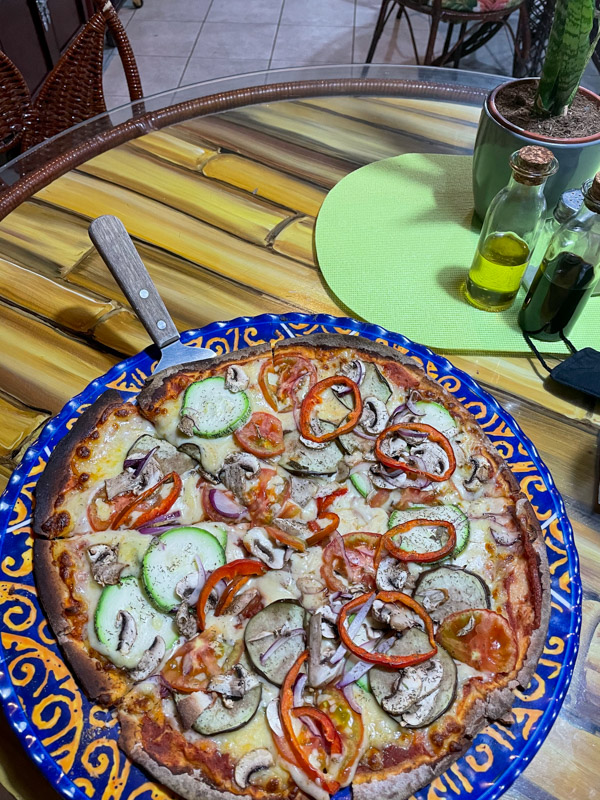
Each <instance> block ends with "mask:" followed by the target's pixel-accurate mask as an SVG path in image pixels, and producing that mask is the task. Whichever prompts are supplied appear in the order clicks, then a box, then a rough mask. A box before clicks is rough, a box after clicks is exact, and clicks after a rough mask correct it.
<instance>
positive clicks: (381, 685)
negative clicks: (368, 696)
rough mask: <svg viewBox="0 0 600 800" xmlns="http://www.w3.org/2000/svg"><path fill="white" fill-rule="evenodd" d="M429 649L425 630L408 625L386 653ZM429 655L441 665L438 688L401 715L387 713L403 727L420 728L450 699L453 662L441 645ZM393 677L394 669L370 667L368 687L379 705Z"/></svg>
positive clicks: (454, 679) (389, 691)
mask: <svg viewBox="0 0 600 800" xmlns="http://www.w3.org/2000/svg"><path fill="white" fill-rule="evenodd" d="M430 649H431V645H430V644H429V638H428V636H427V634H426V633H425V632H424V631H422V630H421V629H420V628H410V629H409V630H408V631H406V633H404V635H403V636H402V637H401V638H400V639H398V640H397V641H396V642H395V643H394V645H393V646H392V647H391V648H390V650H388V653H389V654H391V655H410V654H412V653H424V652H427V651H428V650H430ZM433 659H437V660H438V662H439V663H440V664H441V666H442V680H441V682H440V684H439V686H438V688H437V689H436V690H435V691H434V692H432V693H431V694H430V695H428V696H425V697H423V698H420V699H418V700H417V701H416V702H415V703H414V704H413V705H412V706H410V707H409V708H408V709H407V710H406V711H404V712H403V713H402V714H401V715H398V716H395V715H392V714H390V716H391V717H392V719H395V720H396V722H399V723H400V725H402V726H403V727H405V728H422V727H425V726H426V725H430V724H431V723H432V722H433V721H434V720H435V719H437V718H438V717H440V716H441V715H442V714H443V713H444V712H446V711H447V710H448V709H449V708H450V706H451V705H452V703H453V702H454V698H455V696H456V683H457V673H456V664H455V663H454V660H453V659H452V658H451V656H450V655H449V654H448V653H447V652H446V651H445V650H444V649H443V647H440V646H439V645H438V651H437V653H436V655H435V656H433ZM430 660H432V659H430ZM428 663H429V662H428V661H426V662H425V664H428ZM397 677H398V671H397V670H390V669H383V668H382V667H374V668H373V669H371V670H370V671H369V682H370V684H371V690H372V692H373V694H374V695H375V699H376V700H377V702H378V703H379V705H382V702H383V700H385V698H386V697H389V696H390V695H391V694H392V693H393V687H394V683H395V681H396V678H397ZM382 708H383V706H382Z"/></svg>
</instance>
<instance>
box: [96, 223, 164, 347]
mask: <svg viewBox="0 0 600 800" xmlns="http://www.w3.org/2000/svg"><path fill="white" fill-rule="evenodd" d="M89 235H90V239H91V240H92V242H93V243H94V244H95V245H96V248H97V250H98V252H99V253H100V255H101V256H102V260H103V261H104V263H105V264H106V266H107V267H108V268H109V270H110V271H111V272H112V274H113V276H114V278H115V280H116V282H117V283H118V284H119V286H120V287H121V290H122V292H123V294H124V295H125V297H126V298H127V299H128V300H129V302H130V303H131V306H132V308H133V310H134V311H135V313H136V314H137V315H138V317H139V318H140V321H141V323H142V325H143V326H144V328H146V330H147V331H148V333H149V334H150V336H151V338H152V340H153V341H154V343H155V344H157V345H158V346H159V347H161V348H162V347H166V346H167V345H168V344H171V343H172V342H174V341H176V340H177V339H179V332H178V331H177V328H176V327H175V324H174V322H173V320H172V319H171V317H170V316H169V312H168V311H167V309H166V307H165V304H164V303H163V301H162V299H161V297H160V295H159V293H158V291H157V289H156V286H155V285H154V284H153V283H152V278H151V277H150V275H149V274H148V270H147V269H146V267H145V266H144V264H143V262H142V259H141V258H140V256H139V253H138V251H137V250H136V249H135V245H134V244H133V242H132V241H131V238H130V236H129V234H128V233H127V231H126V230H125V226H124V225H123V223H122V222H121V220H120V219H118V217H114V216H112V215H110V214H105V215H104V216H102V217H98V218H97V219H95V220H93V222H92V223H91V225H90V227H89Z"/></svg>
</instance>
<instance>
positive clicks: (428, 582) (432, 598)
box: [413, 567, 490, 622]
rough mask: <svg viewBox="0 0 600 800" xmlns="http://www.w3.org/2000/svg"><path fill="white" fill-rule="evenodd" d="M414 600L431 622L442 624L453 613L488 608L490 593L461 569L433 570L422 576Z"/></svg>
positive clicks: (439, 568) (484, 585)
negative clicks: (426, 613) (443, 596)
mask: <svg viewBox="0 0 600 800" xmlns="http://www.w3.org/2000/svg"><path fill="white" fill-rule="evenodd" d="M440 590H441V591H440ZM442 592H443V593H444V594H445V599H443V598H442ZM413 596H414V598H415V600H416V601H417V603H420V604H421V605H422V606H423V607H424V608H425V609H426V611H427V612H428V613H429V616H430V617H431V619H432V620H433V621H434V622H441V621H442V620H443V619H444V618H445V617H447V616H448V615H449V614H454V612H455V611H466V610H467V609H469V608H489V607H490V590H489V589H488V587H487V584H486V583H485V581H483V580H482V579H481V578H480V577H479V575H475V573H474V572H469V571H468V570H466V569H461V568H460V567H436V568H435V569H430V570H427V572H422V573H421V575H420V576H419V580H418V581H417V585H416V586H415V591H414V595H413ZM440 600H441V602H440Z"/></svg>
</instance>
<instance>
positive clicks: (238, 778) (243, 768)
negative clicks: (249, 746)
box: [233, 747, 275, 789]
mask: <svg viewBox="0 0 600 800" xmlns="http://www.w3.org/2000/svg"><path fill="white" fill-rule="evenodd" d="M274 763H275V761H274V759H273V756H272V755H271V752H270V751H269V750H266V749H265V748H263V747H260V748H258V749H257V750H251V751H250V752H249V753H246V754H245V755H243V756H242V757H241V758H240V760H239V761H238V762H237V764H236V765H235V769H234V771H233V778H234V780H235V782H236V783H237V785H238V786H239V787H240V789H245V788H246V786H248V785H249V784H250V782H251V778H252V775H254V774H255V773H256V772H259V771H260V770H263V769H269V767H272V766H273V764H274Z"/></svg>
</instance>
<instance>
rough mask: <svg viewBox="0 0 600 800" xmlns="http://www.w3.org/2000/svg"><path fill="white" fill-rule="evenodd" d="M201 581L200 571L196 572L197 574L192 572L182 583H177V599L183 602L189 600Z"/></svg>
mask: <svg viewBox="0 0 600 800" xmlns="http://www.w3.org/2000/svg"><path fill="white" fill-rule="evenodd" d="M199 580H200V576H199V575H198V570H196V572H190V573H189V574H188V575H185V576H184V577H183V578H182V579H181V580H180V581H177V583H176V584H175V594H176V595H177V597H179V598H180V599H181V600H188V599H189V598H190V597H191V596H192V595H193V594H194V592H195V591H196V589H197V588H198V581H199Z"/></svg>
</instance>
